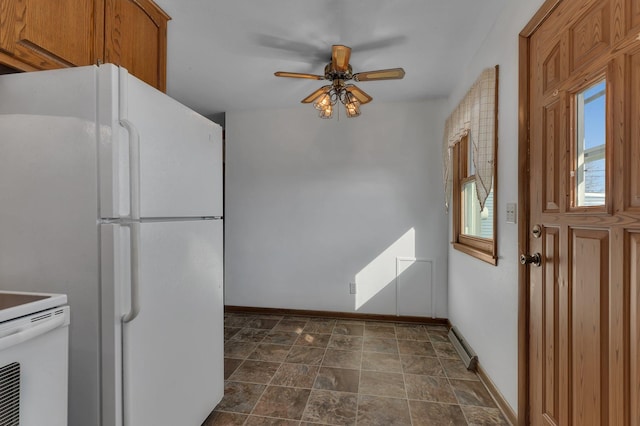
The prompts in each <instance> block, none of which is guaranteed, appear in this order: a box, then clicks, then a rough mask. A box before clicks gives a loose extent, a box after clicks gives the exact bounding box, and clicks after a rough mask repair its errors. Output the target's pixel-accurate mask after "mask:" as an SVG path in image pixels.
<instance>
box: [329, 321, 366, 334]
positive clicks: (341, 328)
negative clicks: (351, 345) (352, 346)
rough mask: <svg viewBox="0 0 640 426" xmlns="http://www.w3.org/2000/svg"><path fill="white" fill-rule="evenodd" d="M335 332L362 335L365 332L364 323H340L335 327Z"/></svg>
mask: <svg viewBox="0 0 640 426" xmlns="http://www.w3.org/2000/svg"><path fill="white" fill-rule="evenodd" d="M333 334H344V335H347V336H362V335H363V334H364V324H350V323H338V324H336V326H335V327H333Z"/></svg>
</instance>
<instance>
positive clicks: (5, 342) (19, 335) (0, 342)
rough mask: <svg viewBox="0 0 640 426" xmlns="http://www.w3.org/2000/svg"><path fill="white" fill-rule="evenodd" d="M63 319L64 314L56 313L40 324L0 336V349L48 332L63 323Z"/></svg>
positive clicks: (64, 317)
mask: <svg viewBox="0 0 640 426" xmlns="http://www.w3.org/2000/svg"><path fill="white" fill-rule="evenodd" d="M65 321H66V315H56V316H55V317H54V318H51V319H48V320H46V321H42V322H41V323H40V324H37V325H35V326H33V327H29V328H27V329H21V330H19V331H18V332H16V333H13V334H9V335H8V336H5V337H2V338H0V351H3V350H5V349H8V348H10V347H12V346H15V345H18V344H20V343H23V342H26V341H27V340H31V339H35V338H36V337H38V336H41V335H43V334H45V333H48V332H50V331H51V330H54V329H56V328H58V327H61V326H62V325H64V323H65Z"/></svg>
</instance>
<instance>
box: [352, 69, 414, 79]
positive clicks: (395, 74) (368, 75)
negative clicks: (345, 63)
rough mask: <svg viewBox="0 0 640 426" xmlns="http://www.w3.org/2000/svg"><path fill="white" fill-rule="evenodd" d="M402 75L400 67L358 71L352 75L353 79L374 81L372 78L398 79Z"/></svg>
mask: <svg viewBox="0 0 640 426" xmlns="http://www.w3.org/2000/svg"><path fill="white" fill-rule="evenodd" d="M402 77H404V70H403V69H402V68H390V69H388V70H377V71H366V72H359V73H357V74H354V75H353V79H354V80H355V81H374V80H399V79H401V78H402Z"/></svg>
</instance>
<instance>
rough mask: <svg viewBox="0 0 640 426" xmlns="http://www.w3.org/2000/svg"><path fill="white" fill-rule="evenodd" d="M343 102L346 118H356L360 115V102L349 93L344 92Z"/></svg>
mask: <svg viewBox="0 0 640 426" xmlns="http://www.w3.org/2000/svg"><path fill="white" fill-rule="evenodd" d="M344 100H345V101H346V102H345V103H344V108H345V110H346V111H347V117H348V118H354V117H358V116H359V115H360V102H359V101H358V100H357V99H356V97H355V96H354V95H353V93H351V92H345V95H344Z"/></svg>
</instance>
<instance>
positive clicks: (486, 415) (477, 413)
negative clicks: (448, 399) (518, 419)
mask: <svg viewBox="0 0 640 426" xmlns="http://www.w3.org/2000/svg"><path fill="white" fill-rule="evenodd" d="M461 408H462V412H463V413H464V416H465V417H466V418H467V422H468V423H469V425H473V426H479V425H492V426H494V425H499V426H509V422H508V421H507V420H506V419H505V418H504V416H503V415H502V413H501V412H500V410H499V409H497V408H486V407H472V406H466V405H463V406H461Z"/></svg>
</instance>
